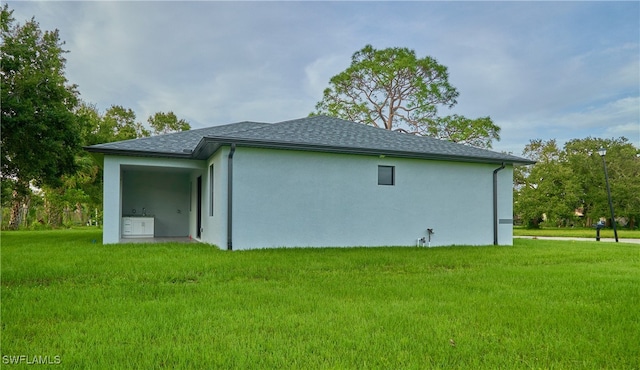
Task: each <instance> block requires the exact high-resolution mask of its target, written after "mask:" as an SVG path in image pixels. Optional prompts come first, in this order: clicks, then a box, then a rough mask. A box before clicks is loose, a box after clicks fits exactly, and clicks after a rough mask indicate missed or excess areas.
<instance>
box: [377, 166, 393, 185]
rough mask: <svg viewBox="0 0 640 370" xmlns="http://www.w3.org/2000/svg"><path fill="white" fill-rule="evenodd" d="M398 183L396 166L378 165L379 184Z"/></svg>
mask: <svg viewBox="0 0 640 370" xmlns="http://www.w3.org/2000/svg"><path fill="white" fill-rule="evenodd" d="M389 169H390V170H391V174H389V173H386V172H385V173H381V171H388V170H389ZM389 175H391V176H390V177H389ZM395 184H396V166H385V165H378V185H386V186H394V185H395Z"/></svg>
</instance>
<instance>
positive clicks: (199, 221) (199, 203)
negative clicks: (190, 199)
mask: <svg viewBox="0 0 640 370" xmlns="http://www.w3.org/2000/svg"><path fill="white" fill-rule="evenodd" d="M197 184H198V185H197V187H198V190H197V192H196V194H197V195H196V198H197V199H196V204H197V205H196V219H197V221H196V225H197V228H198V230H197V231H196V237H197V238H198V239H200V237H201V234H202V233H201V231H200V230H202V176H198V181H197Z"/></svg>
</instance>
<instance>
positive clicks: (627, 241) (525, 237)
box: [514, 236, 640, 244]
mask: <svg viewBox="0 0 640 370" xmlns="http://www.w3.org/2000/svg"><path fill="white" fill-rule="evenodd" d="M514 238H520V239H540V240H574V241H581V242H595V241H596V238H595V237H593V238H571V237H565V236H514ZM600 241H601V242H608V243H611V242H615V241H616V240H615V239H614V238H600ZM618 241H619V242H620V243H634V244H640V239H620V238H618Z"/></svg>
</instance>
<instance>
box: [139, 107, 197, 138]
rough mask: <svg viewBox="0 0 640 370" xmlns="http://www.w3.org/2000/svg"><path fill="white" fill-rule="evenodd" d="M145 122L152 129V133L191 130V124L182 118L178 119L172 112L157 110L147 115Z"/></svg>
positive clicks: (159, 133)
mask: <svg viewBox="0 0 640 370" xmlns="http://www.w3.org/2000/svg"><path fill="white" fill-rule="evenodd" d="M147 122H148V123H149V125H150V126H151V128H152V129H153V135H161V134H168V133H170V132H179V131H188V130H191V125H190V124H189V123H188V122H187V121H185V120H184V119H178V117H176V115H175V114H174V113H173V112H168V113H164V112H158V113H156V114H154V115H153V116H149V119H147Z"/></svg>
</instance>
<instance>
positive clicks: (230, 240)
mask: <svg viewBox="0 0 640 370" xmlns="http://www.w3.org/2000/svg"><path fill="white" fill-rule="evenodd" d="M235 152H236V144H231V149H230V150H229V157H228V159H229V162H228V164H227V171H228V172H227V250H229V251H231V250H233V235H232V230H233V154H234V153H235Z"/></svg>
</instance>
